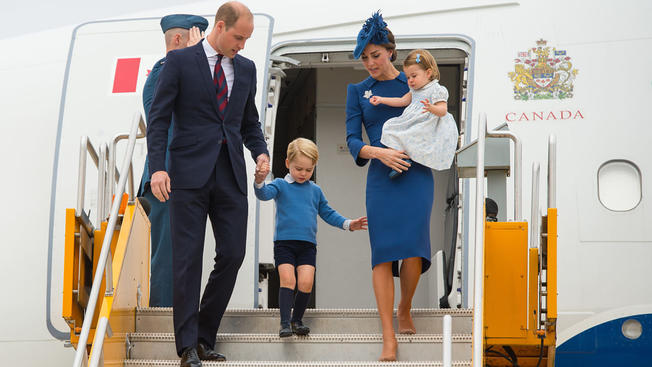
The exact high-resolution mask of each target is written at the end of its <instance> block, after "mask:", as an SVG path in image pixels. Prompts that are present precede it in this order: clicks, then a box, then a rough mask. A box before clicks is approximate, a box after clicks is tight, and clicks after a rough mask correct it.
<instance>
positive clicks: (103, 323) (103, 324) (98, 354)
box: [88, 316, 109, 367]
mask: <svg viewBox="0 0 652 367" xmlns="http://www.w3.org/2000/svg"><path fill="white" fill-rule="evenodd" d="M108 325H109V319H108V318H106V316H103V317H101V318H100V320H99V321H98V322H97V328H96V329H95V338H94V339H93V354H92V355H91V360H90V362H89V363H88V365H89V367H97V366H99V365H100V361H102V357H103V355H102V354H103V349H104V348H103V347H104V343H101V342H100V340H102V339H103V338H104V334H105V333H106V332H107V327H108Z"/></svg>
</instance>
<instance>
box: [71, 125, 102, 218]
mask: <svg viewBox="0 0 652 367" xmlns="http://www.w3.org/2000/svg"><path fill="white" fill-rule="evenodd" d="M89 155H90V156H91V159H93V163H95V167H96V168H97V169H98V170H99V167H100V166H99V156H98V155H97V150H95V146H93V143H92V142H91V139H90V138H89V137H88V136H82V137H81V142H80V146H79V170H78V175H79V176H78V177H77V207H76V208H75V216H77V217H79V216H81V215H82V212H83V211H84V201H85V197H86V158H87V156H89Z"/></svg>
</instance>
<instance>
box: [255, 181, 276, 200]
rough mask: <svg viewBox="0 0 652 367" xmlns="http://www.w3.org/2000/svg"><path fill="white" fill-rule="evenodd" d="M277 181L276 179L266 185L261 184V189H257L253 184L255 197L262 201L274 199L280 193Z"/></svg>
mask: <svg viewBox="0 0 652 367" xmlns="http://www.w3.org/2000/svg"><path fill="white" fill-rule="evenodd" d="M278 180H279V179H278V178H277V179H275V180H274V181H272V182H270V183H268V184H266V183H264V182H263V187H261V188H257V187H256V185H255V184H254V193H255V194H256V197H257V198H258V199H260V200H262V201H267V200H272V199H276V198H277V197H278V195H279V193H280V192H281V189H280V187H279V182H278Z"/></svg>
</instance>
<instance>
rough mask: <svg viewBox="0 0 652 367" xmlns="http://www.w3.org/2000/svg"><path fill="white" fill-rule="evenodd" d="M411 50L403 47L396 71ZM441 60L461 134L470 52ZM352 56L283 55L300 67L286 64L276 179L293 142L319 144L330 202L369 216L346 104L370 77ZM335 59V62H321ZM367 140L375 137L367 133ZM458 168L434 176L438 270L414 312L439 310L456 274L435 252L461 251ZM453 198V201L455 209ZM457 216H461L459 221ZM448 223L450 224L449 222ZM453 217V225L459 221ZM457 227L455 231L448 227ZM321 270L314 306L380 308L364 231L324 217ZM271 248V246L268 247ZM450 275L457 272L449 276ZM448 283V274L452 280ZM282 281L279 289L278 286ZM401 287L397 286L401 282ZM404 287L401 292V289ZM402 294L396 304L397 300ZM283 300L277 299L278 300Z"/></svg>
mask: <svg viewBox="0 0 652 367" xmlns="http://www.w3.org/2000/svg"><path fill="white" fill-rule="evenodd" d="M409 51H410V50H399V55H398V57H397V61H396V66H397V68H398V69H399V70H402V65H401V62H402V60H403V59H404V58H405V56H406V55H407V53H408V52H409ZM431 52H432V53H433V55H434V56H435V58H437V60H438V64H439V68H440V72H441V75H442V76H441V80H440V83H441V84H442V85H444V86H445V87H446V88H447V89H448V91H449V100H448V108H449V112H450V113H451V114H452V115H453V116H454V118H455V120H456V122H457V124H458V130H459V127H460V126H463V121H462V117H463V108H464V106H463V104H464V101H463V98H464V84H463V83H464V82H463V81H464V78H465V75H466V73H465V63H466V53H464V52H463V51H461V50H455V49H445V50H441V49H440V50H435V49H433V50H431ZM350 54H351V52H350V51H347V52H330V53H327V54H326V53H322V52H314V53H288V54H282V55H281V56H286V57H290V58H292V59H294V60H298V61H300V65H299V66H298V67H289V65H287V64H285V65H282V66H281V67H282V68H283V71H284V72H285V74H286V77H285V78H284V79H283V83H282V87H281V95H280V100H279V103H278V112H277V116H276V120H275V124H274V135H273V137H272V139H273V146H274V153H273V155H274V157H273V166H272V172H273V174H274V177H284V176H285V174H286V173H287V169H286V168H285V155H286V152H285V150H286V148H287V144H288V143H289V142H290V141H291V140H292V139H294V138H296V137H306V138H309V139H313V140H314V141H315V142H316V143H317V146H318V147H319V154H320V158H319V162H318V165H317V168H316V170H315V175H314V177H313V179H314V181H315V183H317V184H318V185H319V186H321V188H322V189H323V191H324V194H325V195H326V198H327V199H328V201H329V204H330V205H331V206H332V207H333V208H334V209H335V210H337V211H338V212H339V213H341V214H342V215H344V216H345V217H348V218H357V217H359V216H362V215H366V209H365V182H366V175H367V168H368V167H367V166H365V167H362V168H360V167H357V166H356V165H355V163H354V162H353V159H352V157H351V155H350V154H349V151H348V147H347V144H346V131H345V121H346V114H345V107H346V106H345V104H346V89H347V85H348V84H349V83H357V82H359V81H362V80H364V79H365V78H366V77H367V76H368V75H369V74H368V73H367V72H366V70H364V68H363V67H362V64H361V63H360V62H359V61H358V60H352V58H351V56H350ZM324 59H328V60H329V63H324V62H322V61H323V60H324ZM363 137H364V139H365V140H366V141H368V138H367V137H366V134H364V133H363ZM452 173H453V170H452V169H451V170H447V171H434V178H435V200H434V205H433V211H432V215H431V251H432V267H431V269H430V270H429V271H428V272H426V273H425V274H424V276H423V277H422V278H421V280H420V282H419V286H418V288H417V292H416V294H415V297H414V301H413V303H414V307H416V308H419V307H424V308H425V307H428V308H431V307H439V299H438V296H437V289H436V284H437V273H438V272H441V273H442V274H447V273H450V274H451V278H452V274H453V272H452V270H453V269H452V268H450V269H449V267H447V266H444V268H443V269H437V266H436V262H435V253H436V252H437V251H439V250H443V251H444V253H445V254H446V258H447V259H448V258H449V256H450V255H449V254H450V253H451V252H454V248H455V247H454V246H455V243H454V242H451V241H455V239H456V238H457V201H456V200H455V199H456V197H457V180H456V177H453V178H452V179H453V180H454V181H453V183H454V185H453V186H454V188H455V190H454V191H455V192H454V193H451V192H449V191H450V190H449V189H447V188H448V186H449V179H451V177H450V176H451V174H452ZM451 196H454V198H453V199H454V200H452V202H453V203H454V204H452V207H450V208H449V205H448V204H449V203H451V200H450V199H451ZM451 216H454V218H452V217H451ZM447 218H448V220H447ZM453 219H454V220H453ZM452 222H454V224H455V226H454V227H451V228H446V226H447V224H448V225H449V227H450V223H452ZM318 226H319V227H318V232H317V269H316V279H315V285H314V288H313V301H314V305H313V306H312V307H315V306H316V307H317V308H375V307H376V304H375V298H374V294H373V289H372V286H371V252H370V249H369V238H368V234H367V233H366V232H364V231H357V232H353V233H348V232H343V231H341V230H339V229H336V228H333V227H331V226H329V225H328V224H326V223H324V222H323V221H321V220H318ZM263 245H264V246H266V244H263ZM448 270H450V271H448ZM446 277H447V278H448V276H446ZM277 282H278V280H276V281H275V279H274V277H273V276H271V277H270V283H269V286H268V297H269V298H268V300H269V303H268V307H277V306H278V303H277V302H278V301H277V295H278V283H277ZM274 283H276V284H274ZM397 284H398V283H397ZM397 289H398V288H397ZM398 298H399V297H398V296H397V297H396V302H398ZM275 301H276V302H275Z"/></svg>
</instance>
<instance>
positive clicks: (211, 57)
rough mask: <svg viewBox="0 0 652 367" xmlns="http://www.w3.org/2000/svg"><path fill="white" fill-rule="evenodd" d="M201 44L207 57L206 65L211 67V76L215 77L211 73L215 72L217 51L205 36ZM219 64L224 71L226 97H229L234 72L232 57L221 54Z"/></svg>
mask: <svg viewBox="0 0 652 367" xmlns="http://www.w3.org/2000/svg"><path fill="white" fill-rule="evenodd" d="M201 44H202V46H204V52H205V53H206V58H207V59H208V66H209V67H210V69H211V78H215V76H214V75H213V74H214V73H215V64H216V63H217V51H215V49H214V48H213V46H211V45H210V43H208V41H207V40H206V38H204V40H203V41H201ZM221 64H222V70H223V71H224V76H225V77H226V86H227V93H228V94H227V98H228V97H231V89H233V79H234V77H235V72H234V70H233V59H230V58H228V57H226V56H223V57H222V63H221Z"/></svg>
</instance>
